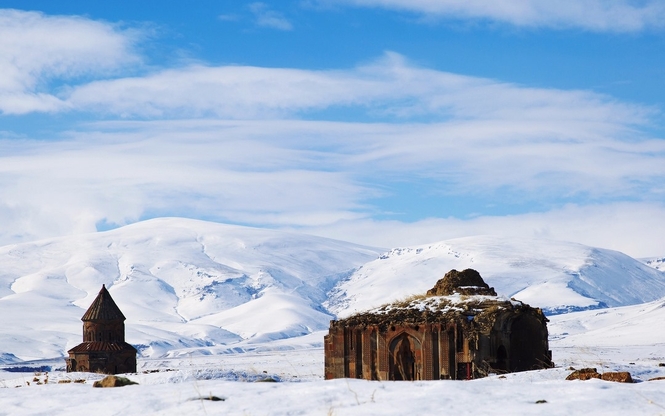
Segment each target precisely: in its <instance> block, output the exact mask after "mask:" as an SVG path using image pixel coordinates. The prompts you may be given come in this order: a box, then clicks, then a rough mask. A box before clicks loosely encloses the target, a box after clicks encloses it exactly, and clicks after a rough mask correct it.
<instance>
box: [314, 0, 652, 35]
mask: <svg viewBox="0 0 665 416" xmlns="http://www.w3.org/2000/svg"><path fill="white" fill-rule="evenodd" d="M321 2H322V3H333V2H331V1H329V0H322V1H321ZM339 3H346V4H350V5H355V6H365V7H381V8H387V9H393V10H404V11H409V12H415V13H420V14H422V15H424V16H428V17H433V18H449V19H463V20H466V19H482V20H488V21H493V22H501V23H508V24H511V25H516V26H522V27H548V28H557V29H560V28H581V29H585V30H590V31H595V32H636V31H641V30H645V29H649V28H658V29H660V28H663V27H664V26H665V3H663V2H662V1H660V0H645V1H632V0H614V1H605V0H557V1H551V0H501V1H486V0H341V1H335V2H334V4H339Z"/></svg>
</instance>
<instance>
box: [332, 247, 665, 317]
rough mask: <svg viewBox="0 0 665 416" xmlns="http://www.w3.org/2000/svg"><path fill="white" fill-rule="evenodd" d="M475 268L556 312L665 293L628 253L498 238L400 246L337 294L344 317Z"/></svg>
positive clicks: (658, 278) (658, 275)
mask: <svg viewBox="0 0 665 416" xmlns="http://www.w3.org/2000/svg"><path fill="white" fill-rule="evenodd" d="M465 268H473V269H476V270H478V271H479V272H480V274H481V275H482V276H483V278H484V279H485V280H486V282H487V283H488V284H489V285H490V286H494V287H495V288H496V291H497V292H498V293H499V294H502V295H508V296H511V297H515V298H517V299H519V300H522V301H524V302H527V303H529V304H531V305H533V306H538V307H542V308H544V309H545V310H546V312H548V313H561V312H567V311H573V310H583V309H593V308H599V307H613V306H622V305H632V304H638V303H643V302H648V301H653V300H655V299H658V298H661V297H663V296H665V273H663V272H660V271H658V270H655V269H653V268H651V267H648V266H646V265H645V264H643V263H641V262H639V261H637V260H635V259H633V258H631V257H628V256H626V255H625V254H622V253H619V252H616V251H612V250H605V249H599V248H593V247H588V246H584V245H581V244H576V243H568V242H560V241H550V240H539V239H532V240H530V239H523V240H521V239H502V238H499V237H492V236H481V237H468V238H460V239H453V240H447V241H443V242H439V243H436V244H427V245H422V246H417V247H411V248H398V249H393V250H391V251H390V252H388V253H385V254H383V255H382V256H380V257H379V258H378V259H376V260H374V261H371V262H369V263H367V264H365V265H364V266H363V267H362V268H360V269H359V270H357V271H356V272H355V273H354V274H353V275H352V276H350V277H349V278H348V279H346V280H344V281H342V282H340V283H339V284H338V285H337V286H336V287H335V288H334V289H333V291H332V293H331V297H330V299H329V301H328V302H327V303H326V306H327V307H328V308H329V309H330V310H331V311H332V312H334V313H336V314H337V315H339V316H347V315H349V314H351V313H353V312H355V311H358V310H363V309H367V308H370V307H376V306H380V305H381V304H384V303H387V302H390V301H393V300H396V299H400V298H404V297H406V296H408V295H411V294H417V293H425V291H427V289H429V288H431V287H432V286H433V285H434V283H435V282H436V281H437V280H438V279H439V278H441V277H443V275H444V274H445V273H446V272H447V271H449V270H451V269H458V270H462V269H465Z"/></svg>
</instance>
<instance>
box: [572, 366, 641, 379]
mask: <svg viewBox="0 0 665 416" xmlns="http://www.w3.org/2000/svg"><path fill="white" fill-rule="evenodd" d="M592 378H597V379H601V380H605V381H614V382H617V383H632V382H633V378H632V377H631V375H630V373H629V372H628V371H608V372H607V373H604V374H599V373H598V371H597V370H596V369H595V368H582V369H581V370H576V371H573V372H572V373H570V375H568V377H566V380H590V379H592Z"/></svg>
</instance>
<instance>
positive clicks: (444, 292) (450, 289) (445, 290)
mask: <svg viewBox="0 0 665 416" xmlns="http://www.w3.org/2000/svg"><path fill="white" fill-rule="evenodd" d="M455 293H459V294H460V295H485V296H496V291H495V290H494V288H493V287H489V285H488V284H487V283H485V281H484V280H483V278H482V277H481V276H480V273H478V272H477V271H475V270H473V269H466V270H462V271H461V272H458V271H457V270H455V269H453V270H451V271H449V272H448V273H446V274H445V276H443V278H441V279H439V281H437V282H436V284H435V285H434V287H433V288H431V289H430V290H428V291H427V296H450V295H452V294H455Z"/></svg>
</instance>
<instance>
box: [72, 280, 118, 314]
mask: <svg viewBox="0 0 665 416" xmlns="http://www.w3.org/2000/svg"><path fill="white" fill-rule="evenodd" d="M81 320H82V321H117V320H121V321H124V320H125V315H123V314H122V312H120V308H118V305H116V304H115V302H114V301H113V298H112V297H111V294H110V293H109V291H108V290H106V286H105V285H102V290H100V291H99V294H98V295H97V297H96V298H95V300H94V301H93V302H92V305H90V307H89V308H88V310H87V311H86V312H85V314H84V315H83V318H81Z"/></svg>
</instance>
